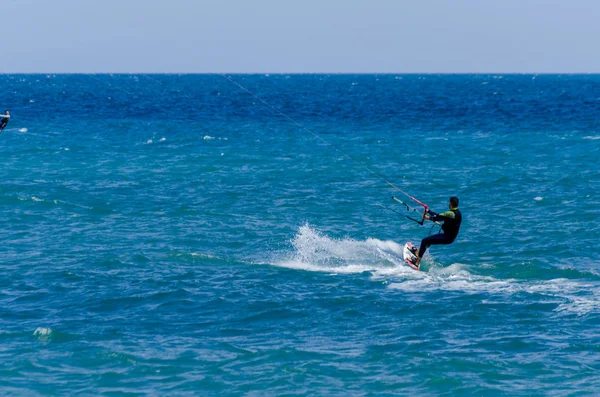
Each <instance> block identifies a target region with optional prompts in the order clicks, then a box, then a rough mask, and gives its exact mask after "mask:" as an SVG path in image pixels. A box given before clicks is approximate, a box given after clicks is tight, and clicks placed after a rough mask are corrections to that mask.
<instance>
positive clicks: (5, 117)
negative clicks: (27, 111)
mask: <svg viewBox="0 0 600 397" xmlns="http://www.w3.org/2000/svg"><path fill="white" fill-rule="evenodd" d="M0 118H2V120H0V134H1V133H2V130H3V129H4V127H6V124H8V121H9V120H10V112H9V111H8V110H7V111H6V114H0Z"/></svg>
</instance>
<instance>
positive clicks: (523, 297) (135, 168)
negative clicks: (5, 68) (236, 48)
mask: <svg viewBox="0 0 600 397" xmlns="http://www.w3.org/2000/svg"><path fill="white" fill-rule="evenodd" d="M5 109H8V110H10V112H11V116H12V117H11V119H10V122H9V123H8V125H7V126H6V128H5V129H4V131H3V132H2V133H1V134H0V162H1V167H0V224H1V227H0V241H1V243H0V395H2V396H591V395H599V394H600V244H599V241H600V172H599V170H600V75H533V74H528V75H521V74H507V75H502V74H497V75H493V74H489V75H481V74H464V75H431V74H427V75H418V74H410V75H401V74H399V75H393V74H383V75H378V74H361V75H350V74H341V75H335V74H334V75H326V74H306V75H302V74H291V75H286V74H271V75H269V74H261V75H258V74H257V75H235V74H233V75H220V74H205V75H193V74H184V75H177V74H172V75H166V74H165V75H156V74H154V75H152V74H148V75H145V74H89V75H85V74H79V75H60V74H59V75H54V74H39V75H30V74H28V75H17V74H9V75H6V74H4V75H0V110H2V111H4V110H5ZM392 196H395V197H398V198H399V199H401V200H402V201H404V202H406V203H407V204H409V206H410V207H412V208H415V209H416V210H417V211H421V210H422V208H423V207H421V206H420V205H419V204H418V203H417V202H415V201H413V200H411V199H410V198H409V197H408V196H412V197H414V198H416V199H417V200H419V201H421V202H423V203H425V204H426V205H427V206H428V207H429V208H430V209H431V210H433V211H436V212H442V211H445V210H447V208H448V199H449V197H450V196H457V197H459V199H460V209H461V211H462V214H463V222H462V226H461V230H460V234H459V236H458V238H457V240H456V241H455V242H454V243H453V244H451V245H446V246H433V247H431V248H430V249H429V250H428V251H427V253H426V255H425V257H424V259H423V262H422V268H421V271H415V270H413V269H411V268H409V267H408V266H406V265H405V264H404V262H403V259H402V254H401V251H402V247H403V244H404V243H406V242H409V241H410V242H412V243H414V244H416V245H419V243H420V241H421V239H423V238H424V237H427V236H429V235H431V234H435V233H438V232H439V227H438V226H436V225H434V224H433V223H431V222H425V224H424V225H422V226H421V225H419V224H418V223H417V222H414V221H412V220H410V219H408V218H407V217H406V216H407V215H408V216H411V217H414V216H416V217H420V214H419V213H418V212H409V211H407V209H406V207H405V206H404V205H402V204H400V203H398V202H397V201H394V200H393V199H392ZM419 220H420V218H419Z"/></svg>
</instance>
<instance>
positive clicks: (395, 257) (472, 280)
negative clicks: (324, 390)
mask: <svg viewBox="0 0 600 397" xmlns="http://www.w3.org/2000/svg"><path fill="white" fill-rule="evenodd" d="M291 244H292V246H293V248H294V249H293V251H292V252H291V253H288V254H287V257H286V258H284V259H282V260H279V261H275V262H274V263H273V265H275V266H280V267H285V268H290V269H297V270H304V271H313V272H325V273H329V274H356V273H358V274H360V273H365V272H368V273H369V274H370V276H371V278H372V279H374V280H381V279H382V278H384V279H386V284H387V288H389V289H392V290H401V291H404V292H407V293H428V292H436V291H448V292H459V293H464V294H488V295H494V296H505V297H506V298H507V300H509V301H511V302H521V301H523V296H522V295H525V296H529V298H531V300H529V299H525V301H524V303H533V302H537V301H539V300H542V301H544V302H545V303H548V302H549V301H551V302H554V303H555V304H556V308H555V309H554V311H555V312H557V313H561V314H576V315H584V314H588V313H591V312H600V282H598V281H597V280H582V279H567V278H554V279H550V280H539V279H538V280H535V279H534V280H531V279H529V280H519V279H517V278H507V279H499V278H495V277H493V275H484V274H478V273H477V271H476V267H475V266H473V265H467V264H464V263H453V264H451V265H449V266H442V265H441V264H439V263H438V262H436V261H435V260H434V259H433V258H432V257H431V256H429V254H428V253H427V254H425V257H424V258H423V271H420V272H418V271H414V270H412V269H411V268H409V267H408V266H406V265H405V264H404V260H403V258H402V250H403V245H401V244H398V243H396V242H394V241H389V240H387V241H382V240H378V239H376V238H368V239H366V240H363V241H361V240H355V239H350V238H345V239H335V238H331V237H328V236H326V235H324V234H322V233H320V232H318V231H315V230H313V229H312V228H311V227H310V226H308V225H304V226H302V227H300V228H299V231H298V233H297V234H296V236H295V237H294V238H293V239H292V240H291ZM481 270H483V271H488V272H489V266H485V265H482V266H481ZM515 295H519V298H518V299H516V300H515V299H514V298H513V297H514V296H515Z"/></svg>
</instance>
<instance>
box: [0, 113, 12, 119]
mask: <svg viewBox="0 0 600 397" xmlns="http://www.w3.org/2000/svg"><path fill="white" fill-rule="evenodd" d="M0 117H2V118H3V119H10V116H9V115H7V114H0Z"/></svg>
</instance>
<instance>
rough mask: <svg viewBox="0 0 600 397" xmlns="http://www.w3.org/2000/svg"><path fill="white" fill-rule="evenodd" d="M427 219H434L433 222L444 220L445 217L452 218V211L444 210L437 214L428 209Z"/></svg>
mask: <svg viewBox="0 0 600 397" xmlns="http://www.w3.org/2000/svg"><path fill="white" fill-rule="evenodd" d="M429 215H430V217H429V219H430V220H432V221H434V222H441V221H445V220H446V219H454V216H455V215H454V212H452V211H446V212H442V213H441V214H437V213H435V212H433V211H429Z"/></svg>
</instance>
